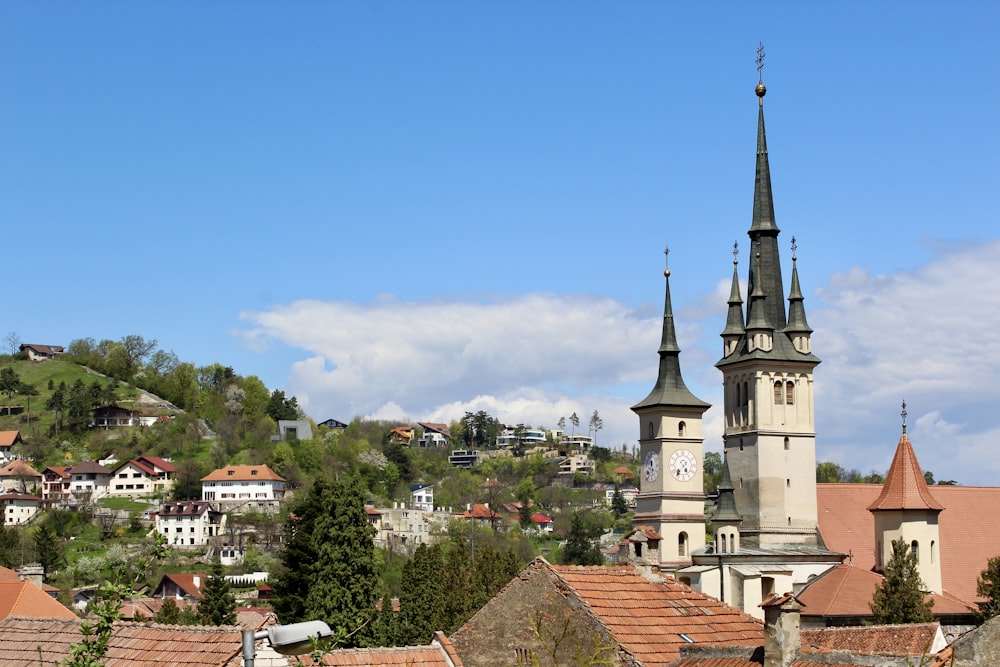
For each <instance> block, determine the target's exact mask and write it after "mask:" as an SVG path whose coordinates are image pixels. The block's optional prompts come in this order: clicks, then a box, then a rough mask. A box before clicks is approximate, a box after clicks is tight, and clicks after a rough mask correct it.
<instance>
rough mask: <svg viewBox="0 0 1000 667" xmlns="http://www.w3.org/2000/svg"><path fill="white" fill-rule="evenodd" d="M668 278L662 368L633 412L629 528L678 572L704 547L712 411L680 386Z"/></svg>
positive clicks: (667, 275)
mask: <svg viewBox="0 0 1000 667" xmlns="http://www.w3.org/2000/svg"><path fill="white" fill-rule="evenodd" d="M663 275H664V277H665V278H666V296H665V299H664V305H663V331H662V335H661V339H660V349H659V350H658V352H659V355H660V367H659V372H658V374H657V377H656V385H655V386H654V387H653V390H652V391H650V392H649V395H648V396H646V398H644V399H643V400H642V401H640V402H638V403H636V404H635V405H633V406H632V411H633V412H635V413H636V415H638V416H639V448H640V464H641V466H642V468H641V471H640V481H639V488H640V492H639V495H638V496H637V497H636V511H635V515H634V518H633V524H634V525H635V526H636V527H638V526H650V527H652V528H653V530H655V531H656V532H657V533H658V534H659V536H660V538H661V539H660V540H659V565H660V567H661V569H664V570H668V571H676V570H677V569H678V568H681V567H685V566H688V565H691V552H692V550H694V549H698V548H700V547H703V546H704V545H705V485H704V478H703V476H702V470H701V462H702V430H701V419H702V415H703V414H704V413H705V411H706V410H708V408H709V407H711V406H710V405H709V404H708V403H706V402H705V401H702V400H701V399H699V398H697V397H696V396H695V395H694V394H692V393H691V392H690V391H689V390H688V388H687V387H686V386H685V385H684V379H683V378H682V377H681V366H680V359H679V356H680V347H678V345H677V334H676V332H675V330H674V312H673V308H672V306H671V304H670V269H669V268H668V269H666V270H665V271H664V272H663Z"/></svg>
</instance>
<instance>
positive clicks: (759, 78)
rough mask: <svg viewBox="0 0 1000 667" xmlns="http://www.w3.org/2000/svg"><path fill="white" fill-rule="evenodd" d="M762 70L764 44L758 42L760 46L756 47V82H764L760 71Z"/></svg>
mask: <svg viewBox="0 0 1000 667" xmlns="http://www.w3.org/2000/svg"><path fill="white" fill-rule="evenodd" d="M762 69H764V42H760V46H758V47H757V82H758V83H763V82H764V75H763V74H761V72H760V71H761V70H762Z"/></svg>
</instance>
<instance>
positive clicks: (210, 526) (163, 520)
mask: <svg viewBox="0 0 1000 667" xmlns="http://www.w3.org/2000/svg"><path fill="white" fill-rule="evenodd" d="M154 516H155V518H156V524H155V530H156V532H158V533H160V534H161V535H163V536H164V537H165V538H167V544H169V545H171V546H175V547H187V548H190V547H195V548H198V547H204V546H206V545H208V544H210V543H211V541H212V538H214V537H218V536H220V535H221V534H222V532H223V531H224V530H225V527H226V515H225V514H223V513H222V512H219V511H217V510H215V509H213V508H212V505H211V504H210V503H206V502H190V501H188V502H178V503H164V504H163V506H162V507H161V508H160V511H159V512H157V513H156V514H155V515H154Z"/></svg>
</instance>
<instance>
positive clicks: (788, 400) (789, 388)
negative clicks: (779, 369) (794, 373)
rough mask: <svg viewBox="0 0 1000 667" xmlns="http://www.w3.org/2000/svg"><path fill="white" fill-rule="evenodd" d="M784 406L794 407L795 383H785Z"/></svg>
mask: <svg viewBox="0 0 1000 667" xmlns="http://www.w3.org/2000/svg"><path fill="white" fill-rule="evenodd" d="M785 404H786V405H795V383H794V382H786V383H785Z"/></svg>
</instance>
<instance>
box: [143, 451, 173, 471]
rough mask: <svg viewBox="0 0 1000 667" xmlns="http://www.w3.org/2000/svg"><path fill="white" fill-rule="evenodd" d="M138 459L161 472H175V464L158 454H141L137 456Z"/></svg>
mask: <svg viewBox="0 0 1000 667" xmlns="http://www.w3.org/2000/svg"><path fill="white" fill-rule="evenodd" d="M139 460H140V461H142V462H143V463H145V464H147V465H152V466H155V467H157V468H159V469H160V470H162V471H163V472H177V466H175V465H174V464H173V463H171V462H170V461H168V460H166V459H163V458H160V457H159V456H146V455H143V456H140V457H139Z"/></svg>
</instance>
